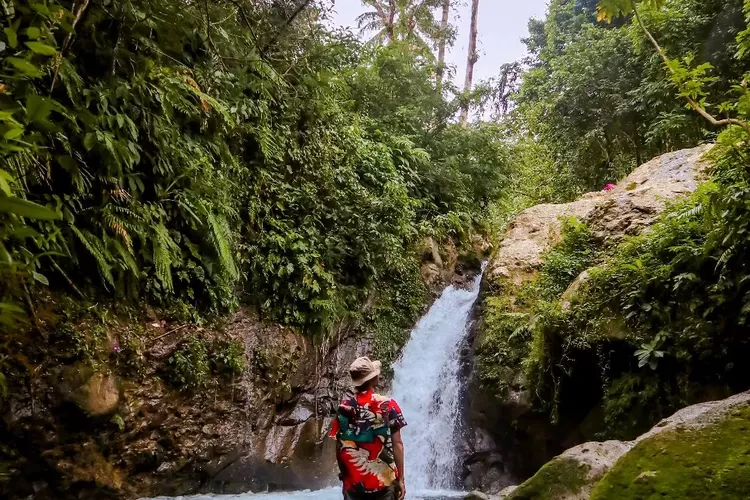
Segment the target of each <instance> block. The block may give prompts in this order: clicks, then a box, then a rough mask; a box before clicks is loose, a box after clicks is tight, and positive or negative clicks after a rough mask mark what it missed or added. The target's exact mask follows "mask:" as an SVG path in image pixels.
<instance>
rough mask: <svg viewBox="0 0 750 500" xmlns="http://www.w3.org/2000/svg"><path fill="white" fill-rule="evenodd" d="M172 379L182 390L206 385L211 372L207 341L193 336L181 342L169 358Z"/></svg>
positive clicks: (168, 363) (169, 370)
mask: <svg viewBox="0 0 750 500" xmlns="http://www.w3.org/2000/svg"><path fill="white" fill-rule="evenodd" d="M167 366H168V372H169V377H170V379H171V381H172V382H173V383H174V384H175V385H176V386H177V387H179V388H180V389H182V390H196V389H201V388H203V387H205V386H206V385H207V383H208V380H209V376H210V374H211V365H210V362H209V358H208V349H207V347H206V341H205V340H204V339H202V338H201V337H198V336H191V337H190V338H189V339H187V340H185V341H183V342H181V343H180V344H179V345H178V346H177V348H176V349H175V351H174V352H173V353H172V355H171V356H170V357H169V359H168V360H167Z"/></svg>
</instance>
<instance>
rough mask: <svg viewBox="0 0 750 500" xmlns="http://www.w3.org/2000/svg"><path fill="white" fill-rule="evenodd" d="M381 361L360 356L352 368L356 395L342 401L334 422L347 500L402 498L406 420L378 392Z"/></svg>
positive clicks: (341, 476) (390, 400)
mask: <svg viewBox="0 0 750 500" xmlns="http://www.w3.org/2000/svg"><path fill="white" fill-rule="evenodd" d="M380 366H381V365H380V361H370V358H367V357H364V358H358V359H356V360H355V361H354V363H352V365H351V367H349V375H350V376H351V378H352V384H353V385H354V393H352V394H348V395H347V396H345V397H344V399H343V400H342V401H341V404H340V405H339V408H338V412H337V414H336V419H335V420H334V421H333V428H332V429H331V433H330V437H331V438H333V439H336V459H337V461H338V463H339V469H340V471H341V474H340V476H339V478H340V479H341V480H342V481H343V483H344V485H343V492H344V499H345V500H403V499H404V497H405V496H406V484H405V483H404V442H403V441H402V440H401V429H402V428H404V427H405V426H406V420H404V416H403V414H402V413H401V408H399V407H398V404H396V402H395V401H394V400H392V399H390V398H387V397H385V396H381V395H380V394H377V393H376V392H375V389H376V388H377V386H378V384H379V383H380Z"/></svg>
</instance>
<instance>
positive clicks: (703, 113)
mask: <svg viewBox="0 0 750 500" xmlns="http://www.w3.org/2000/svg"><path fill="white" fill-rule="evenodd" d="M631 4H632V5H633V12H634V13H635V18H636V20H637V21H638V25H639V26H640V27H641V29H642V30H643V32H644V33H646V36H648V39H649V40H650V41H651V44H652V45H653V46H654V48H655V49H656V52H658V53H659V56H661V59H662V61H664V65H665V66H666V67H667V70H668V71H669V72H670V73H671V74H672V75H674V74H675V73H674V70H673V69H672V68H671V67H670V66H669V58H668V57H667V54H666V53H665V52H664V49H662V47H661V45H659V42H658V41H656V38H654V35H652V34H651V32H650V31H649V30H648V28H646V25H645V24H644V23H643V19H641V15H640V13H639V12H638V7H637V6H636V3H635V0H631ZM684 97H685V99H687V102H688V104H689V105H690V107H691V108H693V110H695V111H696V112H697V113H698V114H699V115H701V116H702V117H703V118H705V119H706V120H708V121H709V122H710V123H711V125H715V126H717V127H723V126H728V125H737V126H740V127H742V128H743V129H745V132H747V134H748V135H750V123H748V122H746V121H744V120H738V119H736V118H725V119H723V120H719V119H717V118H716V117H715V116H713V115H712V114H711V113H709V112H708V111H706V110H705V109H704V108H703V106H701V105H700V104H698V103H697V102H696V101H695V99H693V98H692V97H690V96H684Z"/></svg>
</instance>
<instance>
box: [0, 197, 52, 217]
mask: <svg viewBox="0 0 750 500" xmlns="http://www.w3.org/2000/svg"><path fill="white" fill-rule="evenodd" d="M0 212H2V213H6V214H13V215H19V216H21V217H28V218H29V219H42V220H59V219H60V214H59V213H57V212H55V211H54V210H51V209H49V208H47V207H44V206H42V205H38V204H36V203H34V202H31V201H28V200H24V199H21V198H16V197H15V196H0Z"/></svg>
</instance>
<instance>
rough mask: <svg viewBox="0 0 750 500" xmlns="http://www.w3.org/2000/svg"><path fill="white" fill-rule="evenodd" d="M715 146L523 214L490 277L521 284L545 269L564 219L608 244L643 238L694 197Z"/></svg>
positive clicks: (512, 227) (659, 161)
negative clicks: (676, 205) (669, 209)
mask: <svg viewBox="0 0 750 500" xmlns="http://www.w3.org/2000/svg"><path fill="white" fill-rule="evenodd" d="M712 147H713V146H712V145H706V146H700V147H697V148H693V149H688V150H683V151H677V152H675V153H668V154H666V155H664V156H660V157H658V158H655V159H653V160H651V161H650V162H648V163H645V164H643V165H641V166H640V167H638V168H637V169H636V170H634V171H633V173H631V174H630V175H629V176H627V177H626V178H625V179H624V180H623V181H622V182H620V183H619V184H618V185H617V187H615V189H613V190H611V191H601V192H596V193H589V194H586V195H584V196H583V197H582V198H581V199H579V200H577V201H574V202H572V203H565V204H559V205H554V204H545V205H536V206H534V207H531V208H529V209H527V210H525V211H523V212H522V213H521V214H519V215H518V216H517V217H516V218H515V219H514V220H513V222H512V223H511V225H510V228H509V229H508V231H507V233H506V234H505V235H504V237H503V239H502V240H501V242H500V244H499V245H498V248H497V252H496V253H495V255H494V256H493V258H492V260H491V262H490V265H489V269H488V276H490V277H493V278H499V279H504V280H509V281H510V282H512V283H513V284H516V285H519V284H521V283H523V282H524V281H526V280H527V279H528V278H529V276H530V275H533V273H534V272H535V271H536V270H538V269H539V267H540V266H541V265H542V255H543V254H544V252H545V251H546V250H548V249H549V248H550V247H551V246H552V245H554V244H555V243H556V242H557V241H559V238H560V230H561V228H562V220H561V219H563V218H565V217H576V218H578V219H581V220H583V221H585V222H586V223H587V224H588V225H589V227H591V228H592V230H593V231H594V234H595V235H596V236H597V237H598V238H599V239H601V240H605V241H606V242H608V243H610V244H611V243H616V242H618V241H620V240H621V239H622V238H623V237H624V236H627V235H636V234H639V233H640V232H641V231H642V230H643V229H645V228H646V227H648V226H649V225H650V224H651V223H652V222H653V221H654V219H655V218H656V217H657V216H658V215H659V214H660V213H661V212H662V211H663V210H664V208H665V204H666V202H668V201H669V200H672V199H675V198H677V197H679V196H682V195H685V194H688V193H692V192H693V191H695V190H696V188H697V187H698V184H699V182H700V179H701V178H702V176H703V171H704V169H705V167H706V164H705V163H704V162H703V160H702V157H703V156H704V155H705V154H706V153H707V152H708V151H710V150H711V148H712Z"/></svg>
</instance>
